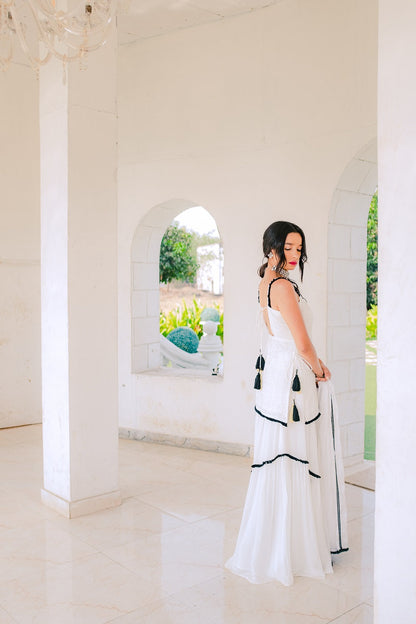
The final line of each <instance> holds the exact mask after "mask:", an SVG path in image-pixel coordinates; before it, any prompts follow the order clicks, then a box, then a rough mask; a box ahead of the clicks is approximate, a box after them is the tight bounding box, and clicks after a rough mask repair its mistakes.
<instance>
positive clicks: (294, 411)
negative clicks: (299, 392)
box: [293, 401, 300, 422]
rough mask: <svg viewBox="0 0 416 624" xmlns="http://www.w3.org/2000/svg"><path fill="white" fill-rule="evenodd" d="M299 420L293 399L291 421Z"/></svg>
mask: <svg viewBox="0 0 416 624" xmlns="http://www.w3.org/2000/svg"><path fill="white" fill-rule="evenodd" d="M299 421H300V418H299V412H298V408H297V407H296V403H295V401H293V422H299Z"/></svg>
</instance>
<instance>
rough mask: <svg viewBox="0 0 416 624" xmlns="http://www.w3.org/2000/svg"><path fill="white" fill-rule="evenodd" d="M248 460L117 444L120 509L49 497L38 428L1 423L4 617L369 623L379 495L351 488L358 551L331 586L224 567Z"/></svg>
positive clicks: (88, 621) (35, 622)
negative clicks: (71, 515)
mask: <svg viewBox="0 0 416 624" xmlns="http://www.w3.org/2000/svg"><path fill="white" fill-rule="evenodd" d="M249 464H250V461H249V459H248V458H243V457H236V456H232V455H221V454H216V453H207V452H204V451H196V450H189V449H178V448H173V447H169V446H161V445H153V444H146V443H141V442H137V441H130V440H120V483H121V490H122V496H123V504H122V505H121V506H120V507H117V508H115V509H112V510H108V511H102V512H98V513H95V514H92V515H90V516H84V517H81V518H76V519H73V520H67V519H65V518H63V517H60V516H59V515H57V514H56V513H55V512H53V511H52V510H50V509H48V508H46V507H45V506H43V505H42V504H41V503H40V488H41V480H42V457H41V427H40V426H39V425H35V426H28V427H21V428H16V429H3V430H0V544H1V546H0V624H13V623H16V622H17V623H19V624H49V623H51V624H67V623H77V624H103V623H105V622H106V623H107V622H111V623H114V624H223V623H224V624H266V623H267V624H318V623H319V624H326V623H329V622H331V623H333V624H370V623H371V622H372V576H373V574H372V566H373V563H372V544H373V533H374V492H370V491H367V490H364V489H360V488H357V487H354V486H352V485H347V498H348V508H349V534H350V546H351V548H350V551H349V552H348V553H346V554H344V555H339V556H337V557H336V558H335V563H334V574H332V575H329V576H327V577H326V578H325V580H322V581H315V580H310V579H306V578H298V579H297V580H296V582H295V583H294V585H293V586H292V587H290V588H287V587H283V586H281V585H279V584H278V583H267V584H265V585H251V584H250V583H248V582H247V581H245V580H244V579H242V578H239V577H237V576H234V575H233V574H231V573H229V572H228V571H227V570H225V569H224V561H225V560H226V559H227V558H228V557H229V556H230V555H231V553H232V550H233V546H234V543H235V539H236V534H237V531H238V527H239V522H240V518H241V510H242V505H243V502H244V496H245V492H246V487H247V481H248V477H249Z"/></svg>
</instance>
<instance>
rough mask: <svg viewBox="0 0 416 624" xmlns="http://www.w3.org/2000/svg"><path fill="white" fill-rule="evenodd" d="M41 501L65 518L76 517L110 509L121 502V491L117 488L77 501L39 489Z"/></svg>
mask: <svg viewBox="0 0 416 624" xmlns="http://www.w3.org/2000/svg"><path fill="white" fill-rule="evenodd" d="M41 499H42V503H43V504H44V505H46V506H47V507H50V508H51V509H53V510H54V511H56V512H57V513H59V514H61V516H65V518H78V517H79V516H86V515H88V514H91V513H94V512H96V511H101V510H102V509H110V508H111V507H117V505H120V504H121V493H120V491H119V490H116V491H115V492H109V493H108V494H101V495H100V496H91V498H84V499H82V500H77V501H68V500H66V499H64V498H61V497H60V496H57V495H56V494H53V493H52V492H49V491H48V490H45V489H42V490H41Z"/></svg>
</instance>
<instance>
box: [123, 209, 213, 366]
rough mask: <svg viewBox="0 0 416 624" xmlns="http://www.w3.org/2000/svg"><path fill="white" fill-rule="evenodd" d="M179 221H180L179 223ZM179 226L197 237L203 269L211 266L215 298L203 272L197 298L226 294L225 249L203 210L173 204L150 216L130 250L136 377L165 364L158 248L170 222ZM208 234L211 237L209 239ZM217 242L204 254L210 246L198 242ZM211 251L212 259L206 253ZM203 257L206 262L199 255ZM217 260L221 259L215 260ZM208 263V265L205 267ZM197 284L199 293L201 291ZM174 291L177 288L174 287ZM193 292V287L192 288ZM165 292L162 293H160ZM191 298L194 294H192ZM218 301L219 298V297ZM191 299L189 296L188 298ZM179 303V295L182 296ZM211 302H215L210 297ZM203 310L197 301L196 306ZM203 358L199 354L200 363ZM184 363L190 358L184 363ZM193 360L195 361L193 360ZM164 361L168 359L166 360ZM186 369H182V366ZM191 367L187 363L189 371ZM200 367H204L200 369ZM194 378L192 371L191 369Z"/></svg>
mask: <svg viewBox="0 0 416 624" xmlns="http://www.w3.org/2000/svg"><path fill="white" fill-rule="evenodd" d="M175 220H176V221H175ZM173 222H175V223H177V226H178V227H186V229H187V230H190V231H193V232H195V235H193V236H194V238H195V245H196V247H198V246H199V250H197V249H196V248H195V254H197V255H198V256H199V264H200V265H205V269H206V268H207V266H206V265H207V261H206V260H207V257H208V261H209V262H211V265H212V266H211V269H209V270H208V274H209V275H211V276H212V274H213V271H215V270H216V275H215V276H214V277H211V280H212V283H211V285H210V290H211V293H207V290H208V289H207V284H208V282H207V271H205V273H204V274H202V275H201V272H200V271H199V272H198V274H197V277H196V281H197V284H195V286H194V287H193V288H194V295H193V296H195V295H197V293H198V292H201V293H202V294H203V295H204V296H203V299H204V300H207V296H206V295H209V294H211V295H212V294H213V293H212V291H214V292H215V291H219V293H218V294H219V296H221V295H222V274H223V273H222V272H223V267H222V264H223V254H222V245H221V242H220V240H219V233H218V230H217V227H216V223H215V221H214V219H213V218H212V217H211V215H210V214H209V213H208V211H206V210H205V209H203V208H202V207H200V206H197V205H196V204H195V203H193V202H191V201H187V200H170V201H168V202H165V203H163V204H160V205H158V206H155V207H154V208H153V209H151V210H150V211H149V213H147V215H146V216H145V217H144V218H143V219H142V221H141V222H140V223H139V225H138V227H137V229H136V232H135V234H134V237H133V242H132V251H131V275H132V290H131V318H132V372H133V373H140V372H144V371H146V370H155V369H159V368H160V366H161V363H162V357H161V340H162V341H163V338H162V339H161V337H160V288H159V258H160V244H161V241H162V238H163V236H164V234H165V232H166V230H167V228H168V227H170V226H171V225H172V223H173ZM207 234H210V237H208V238H207V237H206V235H207ZM213 238H215V239H216V242H215V246H216V249H211V250H209V249H201V247H205V248H206V247H207V245H203V246H202V245H198V243H201V242H202V243H203V242H208V243H210V242H211V239H213ZM208 252H210V255H209V254H208ZM201 253H202V255H204V254H205V259H204V258H203V257H202V256H201ZM215 256H217V260H215ZM204 260H205V262H204ZM198 285H199V287H200V288H198ZM172 290H173V287H172ZM190 290H191V291H192V288H191V289H190ZM162 293H163V290H162ZM191 296H192V293H191ZM214 296H217V295H216V294H215V295H214ZM187 297H188V298H189V293H187ZM179 298H180V293H179ZM211 298H212V297H211ZM200 305H201V306H202V304H201V303H200V302H198V306H200ZM198 357H200V356H199V355H198V356H197V358H198ZM185 359H186V358H185ZM191 359H192V358H191ZM164 361H165V362H166V358H165V360H164ZM180 365H181V367H182V368H183V366H182V364H180ZM186 367H187V365H186V364H185V368H186ZM197 368H200V369H201V368H202V367H201V366H199V367H198V366H197ZM189 372H190V373H191V374H192V366H191V367H190V369H189Z"/></svg>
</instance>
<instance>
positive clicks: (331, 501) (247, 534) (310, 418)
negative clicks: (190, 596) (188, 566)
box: [226, 358, 348, 585]
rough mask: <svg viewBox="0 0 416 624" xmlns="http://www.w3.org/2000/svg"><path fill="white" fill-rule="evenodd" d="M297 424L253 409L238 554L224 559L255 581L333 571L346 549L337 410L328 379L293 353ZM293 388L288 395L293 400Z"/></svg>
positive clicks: (288, 580) (317, 575) (285, 579)
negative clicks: (335, 558) (317, 378)
mask: <svg viewBox="0 0 416 624" xmlns="http://www.w3.org/2000/svg"><path fill="white" fill-rule="evenodd" d="M296 370H299V376H300V379H301V384H302V392H300V393H298V394H296V406H297V409H298V411H299V414H300V421H299V422H292V421H291V420H290V419H289V420H288V422H287V423H284V422H283V423H281V422H277V421H276V420H272V419H271V418H270V417H268V416H266V415H264V414H262V413H261V411H260V410H259V409H258V408H256V412H257V413H256V425H255V442H254V458H253V466H252V472H251V477H250V483H249V487H248V492H247V497H246V502H245V506H244V512H243V518H242V522H241V527H240V532H239V536H238V540H237V545H236V548H235V552H234V555H233V556H232V557H231V559H229V560H228V561H227V563H226V567H227V568H229V569H230V570H231V571H232V572H234V573H235V574H238V575H240V576H243V577H245V578H246V579H248V580H249V581H250V582H252V583H266V582H268V581H272V580H277V581H280V582H281V583H283V584H284V585H291V584H292V583H293V580H294V576H309V577H315V578H322V577H323V576H324V575H325V574H328V573H331V572H332V564H331V553H339V552H342V551H344V550H347V549H348V546H347V534H346V508H345V494H344V474H343V463H342V454H341V446H340V438H339V426H338V411H337V406H336V401H335V397H334V392H333V387H332V383H331V382H330V381H327V382H322V383H320V384H319V390H318V391H317V390H316V387H315V382H314V377H313V374H312V373H311V371H310V370H309V369H308V367H307V366H306V364H305V363H304V362H303V361H301V360H300V358H296V361H294V368H293V371H292V373H293V374H294V373H295V371H296ZM292 399H293V396H292V394H291V395H290V397H289V401H290V402H291V401H292Z"/></svg>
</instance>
